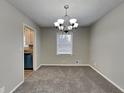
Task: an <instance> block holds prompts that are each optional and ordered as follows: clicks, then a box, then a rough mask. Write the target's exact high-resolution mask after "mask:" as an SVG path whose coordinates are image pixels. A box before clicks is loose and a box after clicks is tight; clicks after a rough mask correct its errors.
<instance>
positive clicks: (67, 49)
mask: <svg viewBox="0 0 124 93" xmlns="http://www.w3.org/2000/svg"><path fill="white" fill-rule="evenodd" d="M72 36H73V35H72V33H69V34H63V33H57V55H59V54H72V41H73V40H72Z"/></svg>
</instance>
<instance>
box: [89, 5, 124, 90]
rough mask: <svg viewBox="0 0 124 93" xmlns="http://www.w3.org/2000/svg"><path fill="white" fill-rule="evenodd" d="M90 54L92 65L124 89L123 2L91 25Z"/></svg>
mask: <svg viewBox="0 0 124 93" xmlns="http://www.w3.org/2000/svg"><path fill="white" fill-rule="evenodd" d="M90 56H91V64H92V65H93V64H96V68H97V69H98V70H100V71H101V72H102V73H103V74H104V75H105V76H107V77H108V78H109V79H110V80H112V81H113V82H115V83H116V84H117V85H119V86H120V87H121V88H123V89H124V4H121V5H120V6H119V7H117V8H116V9H114V10H113V11H111V12H110V13H109V14H107V15H106V16H104V17H103V18H102V19H101V20H100V21H98V22H97V23H96V24H95V25H94V26H93V27H92V31H91V55H90Z"/></svg>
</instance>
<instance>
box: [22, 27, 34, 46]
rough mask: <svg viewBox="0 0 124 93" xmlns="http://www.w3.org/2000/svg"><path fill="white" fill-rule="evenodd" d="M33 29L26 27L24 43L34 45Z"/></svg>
mask: <svg viewBox="0 0 124 93" xmlns="http://www.w3.org/2000/svg"><path fill="white" fill-rule="evenodd" d="M33 39H34V37H33V31H32V29H30V28H28V27H25V28H24V45H25V46H29V45H33Z"/></svg>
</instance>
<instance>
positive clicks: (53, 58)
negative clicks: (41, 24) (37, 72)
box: [41, 28, 90, 64]
mask: <svg viewBox="0 0 124 93" xmlns="http://www.w3.org/2000/svg"><path fill="white" fill-rule="evenodd" d="M56 32H57V31H56V29H54V28H42V40H41V42H42V43H43V44H42V45H43V46H42V54H43V55H42V60H41V63H42V64H75V61H76V60H80V64H87V63H88V62H89V36H90V33H89V29H88V28H78V29H77V32H74V33H73V55H72V56H71V55H56Z"/></svg>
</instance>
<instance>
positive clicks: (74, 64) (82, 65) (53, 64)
mask: <svg viewBox="0 0 124 93" xmlns="http://www.w3.org/2000/svg"><path fill="white" fill-rule="evenodd" d="M41 66H89V64H41Z"/></svg>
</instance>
